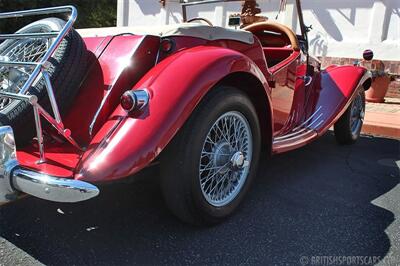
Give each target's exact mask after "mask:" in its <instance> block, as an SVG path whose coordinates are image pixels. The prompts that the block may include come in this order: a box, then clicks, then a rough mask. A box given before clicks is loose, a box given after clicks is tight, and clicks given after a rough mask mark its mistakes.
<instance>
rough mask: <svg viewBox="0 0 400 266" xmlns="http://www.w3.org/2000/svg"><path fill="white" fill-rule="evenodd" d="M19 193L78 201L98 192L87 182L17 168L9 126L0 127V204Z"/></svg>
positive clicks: (14, 197)
mask: <svg viewBox="0 0 400 266" xmlns="http://www.w3.org/2000/svg"><path fill="white" fill-rule="evenodd" d="M20 192H23V193H26V194H29V195H32V196H35V197H38V198H41V199H45V200H49V201H55V202H79V201H84V200H88V199H90V198H93V197H95V196H97V195H98V194H99V189H98V188H97V187H96V186H94V185H92V184H89V183H86V182H83V181H79V180H74V179H66V178H59V177H55V176H50V175H46V174H42V173H38V172H35V171H31V170H28V169H25V168H23V167H20V166H19V164H18V161H17V158H16V149H15V144H14V135H13V132H12V129H11V127H8V126H4V127H0V205H1V204H4V203H7V202H9V201H12V200H15V199H16V198H17V197H18V194H20Z"/></svg>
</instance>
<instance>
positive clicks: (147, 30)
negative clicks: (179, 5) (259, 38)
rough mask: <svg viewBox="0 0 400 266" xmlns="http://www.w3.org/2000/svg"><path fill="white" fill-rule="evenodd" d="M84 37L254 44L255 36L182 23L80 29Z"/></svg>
mask: <svg viewBox="0 0 400 266" xmlns="http://www.w3.org/2000/svg"><path fill="white" fill-rule="evenodd" d="M78 32H79V33H80V34H81V35H82V37H97V36H108V35H118V34H123V33H131V34H140V35H156V36H160V37H169V36H189V37H195V38H201V39H206V40H210V41H215V40H234V41H239V42H243V43H247V44H253V43H254V36H253V34H252V33H251V32H248V31H244V30H233V29H226V28H222V27H216V26H215V27H212V26H208V25H203V24H199V23H182V24H172V25H166V26H157V27H110V28H91V29H79V30H78Z"/></svg>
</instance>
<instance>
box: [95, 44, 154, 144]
mask: <svg viewBox="0 0 400 266" xmlns="http://www.w3.org/2000/svg"><path fill="white" fill-rule="evenodd" d="M145 38H146V36H143V37H142V38H141V39H140V41H139V42H138V43H137V44H136V46H135V48H134V49H133V53H132V54H131V55H130V56H131V57H132V56H133V55H134V54H135V53H136V51H137V49H138V48H139V47H140V45H141V44H142V43H143V41H144V39H145ZM110 42H111V41H110ZM103 52H104V51H103ZM125 68H126V67H125ZM125 68H122V69H121V71H120V72H119V73H118V75H116V76H115V79H114V80H113V82H112V84H111V85H109V86H108V88H107V89H108V91H107V94H106V95H105V96H104V98H103V100H102V101H101V103H100V106H99V108H98V109H97V110H96V113H95V114H94V116H93V118H92V121H91V122H90V125H89V136H90V137H92V134H93V128H94V126H95V124H96V121H97V118H98V116H99V115H100V112H101V110H102V109H103V107H104V104H105V103H106V101H107V99H108V97H109V95H110V94H111V91H112V89H113V88H114V85H115V83H116V81H117V80H118V78H119V76H121V74H122V72H123V71H124V70H125ZM129 89H130V88H129Z"/></svg>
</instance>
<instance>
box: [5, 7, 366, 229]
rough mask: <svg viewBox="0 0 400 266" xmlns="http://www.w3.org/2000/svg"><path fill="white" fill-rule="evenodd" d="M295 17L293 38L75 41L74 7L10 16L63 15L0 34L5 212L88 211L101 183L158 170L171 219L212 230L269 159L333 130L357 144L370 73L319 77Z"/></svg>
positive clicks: (245, 33) (259, 27)
mask: <svg viewBox="0 0 400 266" xmlns="http://www.w3.org/2000/svg"><path fill="white" fill-rule="evenodd" d="M297 9H298V14H299V16H298V19H299V25H300V29H301V33H300V34H297V35H296V33H295V32H294V31H293V30H291V29H290V28H289V27H287V26H285V25H282V24H280V23H278V22H276V21H273V20H267V21H265V22H258V23H255V24H251V25H249V26H247V27H245V28H243V29H241V30H233V29H226V28H221V27H214V26H212V25H207V23H210V22H209V21H207V20H205V19H201V18H195V19H192V20H189V22H185V23H182V24H177V25H169V26H166V27H161V28H155V29H139V28H130V27H125V28H104V29H86V30H81V31H76V30H74V29H73V27H72V26H73V23H74V21H75V19H76V17H77V11H76V9H75V8H74V7H72V6H63V7H54V8H44V9H36V10H28V11H19V12H9V13H1V14H0V19H7V18H16V17H25V16H34V15H47V16H52V14H57V15H60V14H61V15H62V14H67V15H68V16H67V19H66V20H62V19H60V18H53V17H52V18H46V19H42V20H39V21H36V22H34V23H31V24H29V25H27V26H25V27H24V28H22V29H20V30H18V31H17V32H16V33H13V34H1V35H0V39H1V40H3V41H2V43H1V44H0V85H1V90H0V124H1V127H0V151H1V162H0V166H1V174H0V204H4V203H7V202H11V201H13V200H16V199H18V198H19V197H20V196H21V195H26V194H28V195H32V196H35V197H39V198H42V199H45V200H49V201H55V202H79V201H84V200H88V199H90V198H93V197H95V196H96V195H98V194H99V193H100V191H99V189H98V188H97V187H96V186H95V185H96V184H100V183H107V182H113V181H116V180H121V179H124V178H126V177H128V176H132V175H133V174H135V173H137V172H139V171H141V170H142V169H144V168H145V167H147V166H149V165H151V164H152V163H154V162H159V163H160V169H161V171H160V172H161V178H160V180H161V187H162V191H163V193H164V196H165V200H166V203H167V205H168V206H169V208H170V209H171V211H172V212H173V213H174V214H175V215H176V216H177V217H179V218H180V219H181V220H183V221H185V222H189V223H193V224H212V223H216V222H219V221H221V220H223V219H224V218H226V217H227V216H228V215H230V214H231V213H232V212H233V211H234V210H235V209H236V208H237V207H238V205H239V204H240V202H241V201H242V200H243V198H244V196H245V194H246V193H247V192H248V190H249V188H250V185H251V183H252V181H253V179H254V177H255V175H256V171H257V165H258V162H259V158H260V154H261V151H265V152H266V154H277V153H282V152H287V151H290V150H293V149H297V148H299V147H301V146H304V145H306V144H308V143H310V142H312V141H313V140H315V139H317V138H318V137H320V136H321V135H323V134H324V133H325V132H327V130H328V129H329V128H330V127H331V126H334V132H335V136H336V139H337V141H338V142H339V143H340V144H351V143H354V142H355V141H356V140H357V138H358V137H359V135H360V130H361V127H362V124H363V117H364V111H365V99H364V91H365V90H367V89H368V88H369V87H370V85H371V75H370V73H369V72H368V71H367V70H366V69H365V68H363V67H361V66H359V64H357V63H355V64H354V65H346V66H336V65H332V66H329V67H327V68H325V69H321V64H320V62H319V61H318V60H317V59H315V58H313V57H311V56H310V55H309V53H308V40H307V31H309V30H310V27H306V26H305V24H304V21H303V16H302V12H301V4H300V1H299V0H298V1H297ZM78 32H79V33H78ZM372 56H373V55H372V52H371V51H367V52H365V53H364V59H365V60H371V59H372ZM14 139H15V141H14Z"/></svg>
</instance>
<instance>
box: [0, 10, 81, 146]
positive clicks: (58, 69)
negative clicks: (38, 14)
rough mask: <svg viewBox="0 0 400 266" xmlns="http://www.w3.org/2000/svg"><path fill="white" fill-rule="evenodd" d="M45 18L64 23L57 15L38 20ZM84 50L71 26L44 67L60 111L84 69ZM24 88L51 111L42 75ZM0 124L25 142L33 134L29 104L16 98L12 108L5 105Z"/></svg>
mask: <svg viewBox="0 0 400 266" xmlns="http://www.w3.org/2000/svg"><path fill="white" fill-rule="evenodd" d="M45 20H50V21H52V22H55V23H58V24H59V25H60V27H62V26H63V25H64V23H65V22H64V21H63V20H61V19H58V18H47V19H43V20H40V21H45ZM40 21H39V22H40ZM36 23H37V22H36ZM87 53H88V52H87V49H86V45H85V43H84V41H83V39H82V38H81V36H80V35H79V34H78V33H77V32H76V31H75V30H73V29H72V30H71V31H70V32H69V33H68V34H67V36H66V37H65V38H64V40H63V41H62V42H61V44H60V45H59V47H58V48H57V50H56V52H55V53H54V54H53V56H52V57H51V58H50V60H49V62H50V67H49V68H48V69H47V71H48V73H49V76H50V80H51V82H52V86H53V89H54V94H55V97H56V100H57V104H58V107H59V109H60V113H61V114H64V113H65V112H66V110H67V109H68V107H69V106H70V104H71V102H72V100H73V99H74V97H75V96H76V94H77V93H78V90H79V87H80V83H81V82H82V80H83V78H84V76H85V73H86V66H87ZM28 92H29V94H34V95H37V96H38V100H39V103H40V104H41V105H42V107H43V108H44V109H46V110H47V111H48V112H49V113H51V114H52V111H51V105H50V101H49V98H48V95H47V91H46V87H45V83H44V80H43V79H40V81H39V82H38V83H37V84H36V85H35V86H32V87H31V88H30V89H29V90H28ZM0 125H10V126H11V127H12V128H13V130H14V134H15V139H16V143H17V145H19V146H21V145H25V144H26V143H27V142H29V141H30V140H31V139H32V138H33V137H34V136H35V135H36V129H35V123H34V116H33V110H32V106H31V105H30V104H28V103H26V102H22V101H20V102H19V103H18V104H16V105H15V106H14V107H13V108H10V109H9V110H7V108H6V109H5V110H4V112H0Z"/></svg>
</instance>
